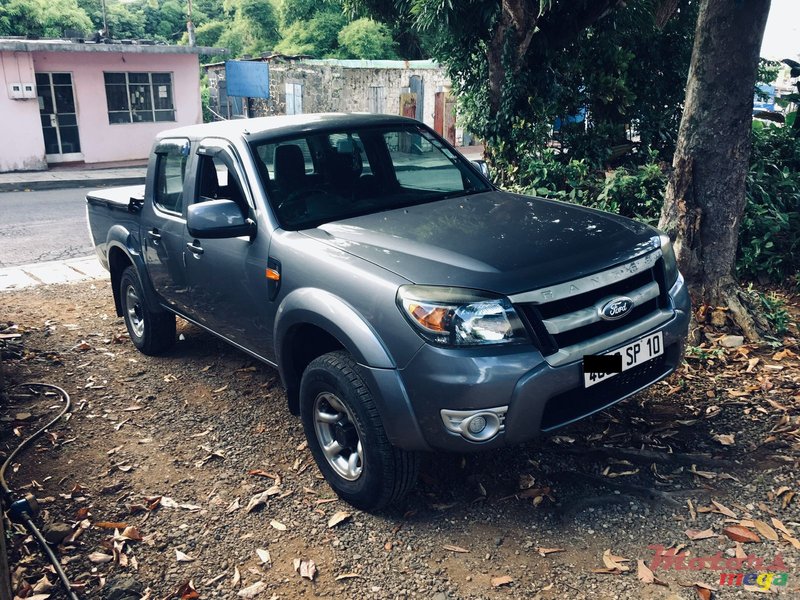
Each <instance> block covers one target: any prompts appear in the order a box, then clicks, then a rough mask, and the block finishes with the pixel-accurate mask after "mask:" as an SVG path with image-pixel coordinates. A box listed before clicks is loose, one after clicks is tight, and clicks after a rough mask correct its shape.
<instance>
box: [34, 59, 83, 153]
mask: <svg viewBox="0 0 800 600" xmlns="http://www.w3.org/2000/svg"><path fill="white" fill-rule="evenodd" d="M36 89H37V94H38V96H39V114H40V115H41V121H42V133H43V135H44V144H45V154H46V155H47V160H48V162H60V161H65V160H80V159H82V158H83V156H82V154H81V140H80V135H79V133H78V118H77V107H76V104H75V94H74V92H73V89H72V75H71V74H70V73H37V74H36Z"/></svg>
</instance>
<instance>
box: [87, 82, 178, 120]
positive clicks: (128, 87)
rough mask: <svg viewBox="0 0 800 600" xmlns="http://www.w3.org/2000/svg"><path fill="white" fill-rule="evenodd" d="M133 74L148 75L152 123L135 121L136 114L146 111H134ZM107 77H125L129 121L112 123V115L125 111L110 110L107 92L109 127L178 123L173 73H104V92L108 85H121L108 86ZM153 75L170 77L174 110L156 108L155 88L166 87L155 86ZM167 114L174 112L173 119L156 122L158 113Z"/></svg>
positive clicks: (136, 83)
mask: <svg viewBox="0 0 800 600" xmlns="http://www.w3.org/2000/svg"><path fill="white" fill-rule="evenodd" d="M131 73H135V74H136V75H147V83H148V85H149V86H150V107H151V108H150V113H152V115H153V120H152V121H134V120H133V113H134V112H145V111H134V110H133V102H132V101H131V80H130V77H129V75H130V74H131ZM106 75H125V93H126V94H127V95H128V110H127V112H128V120H127V121H124V122H122V123H119V122H112V121H111V113H112V112H113V113H124V112H126V111H124V110H110V109H109V107H108V92H106V114H108V123H109V125H132V124H135V123H174V122H175V121H177V114H176V113H177V109H176V108H175V77H174V76H173V73H172V72H171V71H147V72H141V71H104V72H103V90H104V91H105V90H106V87H107V86H108V85H120V84H107V83H106V82H105V76H106ZM153 75H169V87H170V92H171V96H172V108H156V97H155V86H156V85H164V84H163V83H158V84H154V83H153ZM133 85H134V86H136V85H140V84H139V83H138V82H135V83H134V84H133ZM157 112H160V113H165V112H172V118H171V119H167V120H164V121H156V113H157Z"/></svg>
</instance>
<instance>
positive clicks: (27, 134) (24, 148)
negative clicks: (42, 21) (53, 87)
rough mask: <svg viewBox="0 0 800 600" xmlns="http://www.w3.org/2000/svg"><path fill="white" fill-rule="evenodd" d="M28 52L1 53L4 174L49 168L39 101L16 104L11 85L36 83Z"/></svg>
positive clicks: (1, 158)
mask: <svg viewBox="0 0 800 600" xmlns="http://www.w3.org/2000/svg"><path fill="white" fill-rule="evenodd" d="M35 79H36V78H35V76H34V71H33V59H32V57H31V55H30V53H28V52H0V84H2V89H0V131H1V132H2V134H0V172H3V171H33V170H41V169H46V168H47V163H45V159H44V137H43V136H42V127H41V124H40V120H39V103H38V102H37V100H36V98H32V99H27V100H12V99H11V98H10V97H9V91H8V84H10V83H34V81H35Z"/></svg>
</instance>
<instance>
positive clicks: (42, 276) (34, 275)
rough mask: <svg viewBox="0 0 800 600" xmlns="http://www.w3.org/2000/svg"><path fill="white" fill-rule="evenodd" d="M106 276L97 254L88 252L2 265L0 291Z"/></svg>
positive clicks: (106, 277) (107, 275) (97, 278)
mask: <svg viewBox="0 0 800 600" xmlns="http://www.w3.org/2000/svg"><path fill="white" fill-rule="evenodd" d="M108 278H109V274H108V271H106V270H105V269H104V268H103V267H102V266H101V265H100V262H99V261H98V260H97V256H95V255H93V254H90V255H89V256H81V257H79V258H68V259H66V260H54V261H49V262H41V263H33V264H29V265H20V266H18V267H3V268H1V269H0V292H5V291H13V290H19V289H23V288H30V287H36V286H39V285H51V284H55V283H76V282H79V281H89V280H100V279H108Z"/></svg>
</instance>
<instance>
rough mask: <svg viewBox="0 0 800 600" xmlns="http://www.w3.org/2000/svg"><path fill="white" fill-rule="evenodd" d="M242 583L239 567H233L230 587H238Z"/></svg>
mask: <svg viewBox="0 0 800 600" xmlns="http://www.w3.org/2000/svg"><path fill="white" fill-rule="evenodd" d="M241 581H242V574H241V573H239V567H233V579H232V580H231V587H239V584H240V583H241Z"/></svg>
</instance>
